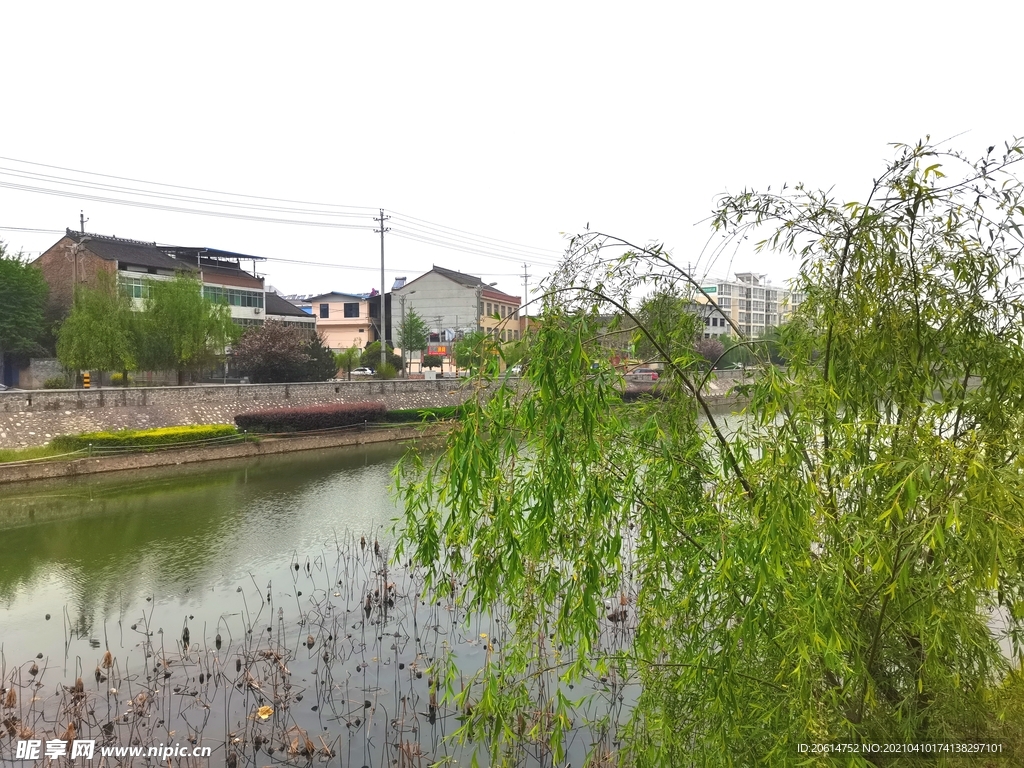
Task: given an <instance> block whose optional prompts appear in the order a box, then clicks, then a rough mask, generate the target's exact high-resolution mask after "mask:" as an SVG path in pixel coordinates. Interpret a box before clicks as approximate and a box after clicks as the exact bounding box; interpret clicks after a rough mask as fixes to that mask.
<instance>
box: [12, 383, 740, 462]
mask: <svg viewBox="0 0 1024 768" xmlns="http://www.w3.org/2000/svg"><path fill="white" fill-rule="evenodd" d="M739 378H740V373H739V372H736V373H735V374H733V373H731V372H723V373H722V374H720V375H718V376H717V377H716V380H715V381H711V382H709V383H708V385H707V388H706V391H707V396H708V398H709V399H710V400H711V401H712V402H714V403H715V404H716V405H723V406H724V405H732V404H734V403H735V402H737V401H736V399H735V398H733V397H732V396H731V395H730V394H729V390H730V389H731V388H732V386H733V385H734V384H736V383H737V381H738V379H739ZM636 385H638V386H645V382H641V381H637V382H636ZM491 386H495V384H492V385H491ZM478 392H480V385H479V384H477V383H476V382H472V381H469V380H466V379H435V380H433V381H425V380H406V379H394V380H391V381H376V380H369V381H351V382H349V381H338V382H309V383H300V384H213V385H203V386H190V387H140V388H133V387H129V388H127V389H121V388H104V389H70V390H25V391H8V392H0V449H9V448H28V447H32V446H38V445H45V444H46V443H47V442H49V440H50V439H51V438H53V437H57V436H58V435H76V434H81V433H83V432H100V431H115V430H120V429H150V428H156V427H172V426H185V425H192V424H232V423H234V418H235V415H236V414H239V413H247V412H249V411H255V410H262V409H265V408H283V407H289V406H299V405H317V404H323V403H353V402H364V401H375V402H382V403H384V405H385V407H387V408H388V409H390V410H393V409H400V408H437V407H443V406H448V405H459V404H460V403H462V402H464V401H465V400H466V399H467V398H469V397H470V396H472V395H473V394H474V393H478Z"/></svg>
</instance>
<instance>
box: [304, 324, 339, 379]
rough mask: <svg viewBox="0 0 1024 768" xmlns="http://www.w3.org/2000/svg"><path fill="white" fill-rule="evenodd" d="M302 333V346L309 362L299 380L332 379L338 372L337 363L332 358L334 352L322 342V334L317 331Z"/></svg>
mask: <svg viewBox="0 0 1024 768" xmlns="http://www.w3.org/2000/svg"><path fill="white" fill-rule="evenodd" d="M303 333H304V334H305V336H306V338H305V340H304V344H303V347H304V351H305V353H306V356H307V357H308V358H309V362H308V363H307V364H306V369H305V375H304V378H302V379H299V381H327V380H328V379H333V378H334V377H335V375H336V374H337V373H338V364H337V362H336V361H335V359H334V353H333V352H332V351H331V350H330V348H329V347H328V346H327V344H325V343H324V338H323V336H321V335H320V334H319V333H314V334H310V333H309V332H308V331H304V332H303Z"/></svg>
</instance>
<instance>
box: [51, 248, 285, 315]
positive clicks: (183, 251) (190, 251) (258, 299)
mask: <svg viewBox="0 0 1024 768" xmlns="http://www.w3.org/2000/svg"><path fill="white" fill-rule="evenodd" d="M246 261H251V262H252V264H253V270H252V272H249V271H247V270H245V269H244V268H243V262H246ZM258 261H263V259H262V258H261V257H259V256H247V255H245V254H240V253H233V252H231V251H221V250H218V249H215V248H186V247H181V246H174V245H157V244H156V243H148V242H144V241H141V240H128V239H125V238H119V237H110V236H107V235H97V234H93V233H87V232H76V231H74V230H71V229H69V230H67V231H66V234H65V235H64V237H62V238H61V239H60V240H58V241H57V242H56V243H54V244H53V245H52V246H50V247H49V248H48V249H47V250H45V251H44V252H43V253H42V254H41V255H40V256H39V258H37V259H36V260H35V261H34V262H33V263H34V264H35V265H36V266H38V267H39V268H40V269H41V270H42V273H43V276H44V277H45V278H46V282H47V284H48V285H49V286H50V298H49V301H50V305H51V311H52V312H53V316H55V317H62V316H65V315H67V314H68V313H69V312H70V311H71V305H72V302H73V300H74V295H75V287H76V286H78V285H92V284H94V282H95V279H96V275H97V274H98V273H99V272H108V273H113V274H116V275H117V280H118V283H119V284H120V285H121V288H122V290H124V291H125V292H126V293H127V294H128V295H129V296H131V297H132V299H133V300H134V302H135V305H136V307H137V308H139V309H141V308H142V304H143V302H144V301H145V298H146V294H147V290H148V288H147V286H148V282H147V281H149V280H171V279H173V278H174V276H175V274H177V273H178V272H185V273H188V274H192V275H195V276H196V277H197V278H198V279H199V280H200V281H201V282H202V286H203V295H204V296H205V297H206V298H208V299H210V300H211V301H215V302H219V301H223V302H225V303H227V304H228V306H229V307H230V309H231V319H232V320H234V321H235V322H236V323H237V324H239V325H243V326H249V325H260V324H262V323H263V319H264V308H265V302H264V293H265V291H264V284H263V278H262V277H260V276H258V275H257V274H255V265H256V262H258Z"/></svg>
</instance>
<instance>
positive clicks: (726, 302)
mask: <svg viewBox="0 0 1024 768" xmlns="http://www.w3.org/2000/svg"><path fill="white" fill-rule="evenodd" d="M718 306H720V307H721V308H722V309H732V299H719V300H718Z"/></svg>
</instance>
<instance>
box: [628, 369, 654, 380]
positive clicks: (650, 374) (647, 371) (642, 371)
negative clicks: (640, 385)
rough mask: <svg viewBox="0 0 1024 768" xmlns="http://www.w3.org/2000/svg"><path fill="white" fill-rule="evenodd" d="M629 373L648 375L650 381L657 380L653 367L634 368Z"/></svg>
mask: <svg viewBox="0 0 1024 768" xmlns="http://www.w3.org/2000/svg"><path fill="white" fill-rule="evenodd" d="M630 373H633V374H636V375H638V376H644V377H645V378H647V377H649V378H650V380H651V381H657V380H658V372H657V371H656V370H654V369H653V368H634V369H633V370H632V371H630Z"/></svg>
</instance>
